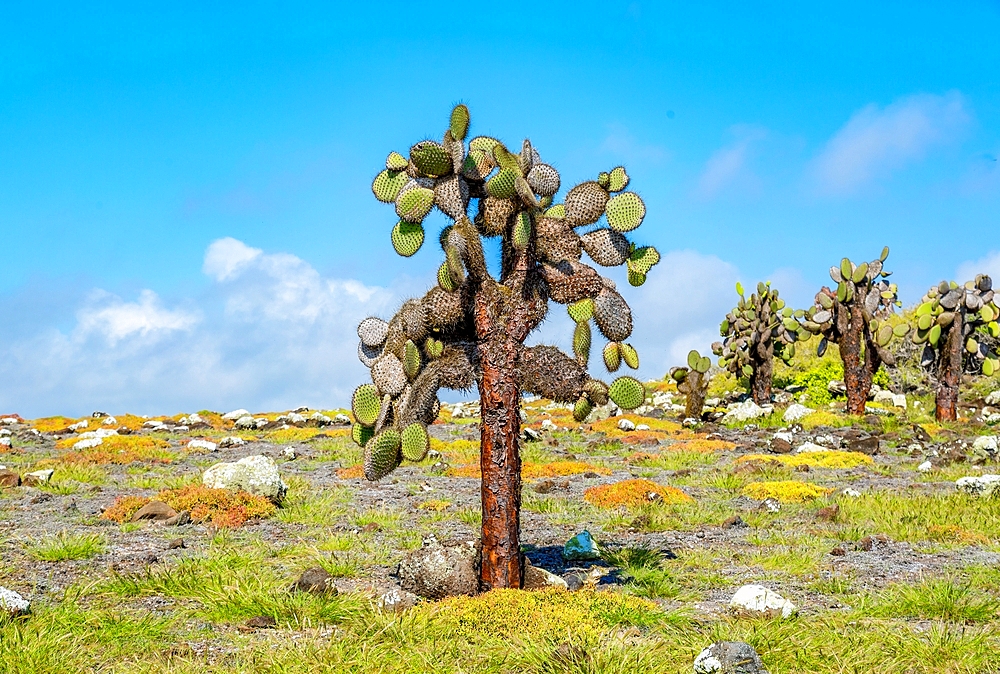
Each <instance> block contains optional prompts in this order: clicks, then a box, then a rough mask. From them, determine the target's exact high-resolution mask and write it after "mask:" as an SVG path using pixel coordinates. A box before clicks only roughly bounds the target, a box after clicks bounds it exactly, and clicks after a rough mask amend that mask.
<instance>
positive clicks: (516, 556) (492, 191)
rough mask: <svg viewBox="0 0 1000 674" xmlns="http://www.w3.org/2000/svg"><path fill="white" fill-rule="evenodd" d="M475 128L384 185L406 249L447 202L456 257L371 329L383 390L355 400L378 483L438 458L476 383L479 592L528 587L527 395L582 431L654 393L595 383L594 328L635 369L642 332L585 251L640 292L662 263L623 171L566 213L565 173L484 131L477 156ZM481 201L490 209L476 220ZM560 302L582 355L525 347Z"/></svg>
mask: <svg viewBox="0 0 1000 674" xmlns="http://www.w3.org/2000/svg"><path fill="white" fill-rule="evenodd" d="M468 129H469V111H468V109H467V108H466V107H465V106H464V105H459V106H457V107H456V108H455V109H454V110H453V111H452V114H451V118H450V120H449V126H448V129H447V130H446V131H445V133H444V137H443V140H442V142H441V143H437V142H434V141H421V142H419V143H417V144H415V145H414V146H413V147H411V148H410V151H409V154H408V158H407V157H406V156H404V155H403V154H401V153H396V152H393V153H391V154H390V155H389V157H388V159H387V160H386V165H385V166H386V167H385V169H384V170H383V171H382V172H381V173H379V174H378V175H377V176H376V177H375V180H374V183H373V184H372V191H373V193H374V194H375V197H376V198H377V199H379V200H380V201H383V202H385V203H392V204H394V206H395V209H396V214H397V215H398V216H399V221H398V222H397V223H396V224H395V226H394V227H393V228H392V231H391V235H390V239H391V242H392V245H393V248H394V249H395V250H396V252H397V253H399V254H400V255H403V256H407V257H408V256H410V255H413V254H414V253H416V252H417V251H418V250H419V249H420V248H421V247H422V246H423V244H424V243H425V231H424V224H423V223H424V220H425V218H426V216H427V215H428V214H429V213H430V211H431V210H432V209H433V208H437V209H438V210H440V211H441V212H442V213H444V214H445V215H446V216H447V217H448V218H449V219H450V220H451V221H452V222H451V224H449V225H448V226H446V227H445V228H444V230H443V231H442V232H441V233H440V236H439V237H438V241H439V243H440V245H441V249H442V252H443V254H444V262H443V263H442V265H441V267H440V268H439V269H438V273H437V285H436V286H435V287H434V288H432V289H431V290H430V291H429V292H428V293H427V294H426V295H424V296H423V297H422V298H420V299H414V300H409V301H407V302H406V303H404V304H403V306H402V307H401V308H400V310H399V312H398V313H397V314H396V315H395V316H394V317H393V318H392V319H391V320H389V321H383V320H381V319H379V318H374V317H373V318H367V319H365V320H364V321H362V322H361V325H360V326H359V327H358V337H359V338H360V340H361V343H360V345H359V347H358V357H359V358H360V359H361V361H362V362H363V363H364V364H365V365H366V366H367V367H369V368H370V369H371V376H372V383H371V384H364V385H362V386H360V387H358V389H357V391H355V394H354V397H353V408H354V416H355V421H356V425H355V428H354V429H353V431H352V437H353V438H354V440H355V441H356V442H358V444H360V445H362V446H363V447H364V448H365V460H364V468H365V475H366V477H367V478H368V479H370V480H377V479H380V478H382V477H384V476H385V475H387V474H388V473H390V472H391V471H392V470H394V469H395V468H396V467H397V466H398V465H399V464H400V462H401V461H403V460H410V461H419V460H422V459H423V458H424V456H425V455H426V452H427V447H428V436H427V426H428V425H429V424H431V423H433V421H434V420H435V418H436V417H437V415H438V411H439V410H440V402H439V401H438V397H437V394H438V391H439V390H440V389H442V388H447V389H458V390H468V389H470V388H471V387H472V386H473V385H475V386H477V387H478V389H479V393H480V399H481V410H482V423H481V424H480V433H481V461H480V463H481V468H482V476H483V477H482V507H483V524H482V564H481V576H480V580H481V585H482V587H483V588H484V589H489V588H493V587H518V586H519V585H520V584H521V571H522V568H523V564H522V559H521V555H520V541H519V531H518V528H519V522H520V514H519V512H520V502H521V478H520V467H521V459H520V455H519V447H518V437H519V432H520V417H519V414H518V412H519V398H520V395H521V393H533V394H537V395H540V396H544V397H547V398H551V399H553V400H557V401H561V402H570V403H573V404H574V416H575V417H576V418H577V419H578V420H579V421H583V420H585V419H586V418H587V416H588V415H589V414H590V412H591V411H592V410H593V408H594V407H595V406H597V405H603V404H606V403H607V402H608V400H609V399H611V400H613V401H614V402H615V403H616V404H617V405H618V406H619V407H621V408H623V409H634V408H635V407H638V406H639V405H641V404H642V402H643V400H644V398H645V390H644V389H643V386H642V384H641V383H640V382H639V381H638V380H636V379H633V378H632V377H619V378H618V379H616V380H615V381H614V382H612V384H611V385H610V386H609V385H608V384H605V383H604V382H602V381H600V380H597V379H593V378H591V377H590V375H589V374H588V373H587V365H588V362H589V356H590V351H591V345H592V342H593V340H594V337H595V335H594V334H593V330H592V329H591V321H593V323H594V325H595V326H596V328H597V330H598V332H599V333H600V334H601V335H603V336H604V338H605V339H607V340H608V343H607V345H606V346H604V348H603V351H602V353H603V354H604V362H605V365H606V366H607V368H608V370H609V371H615V370H617V369H618V367H619V366H620V364H621V363H622V362H624V363H625V364H626V365H628V366H629V367H632V368H637V367H638V366H639V355H638V353H637V352H636V350H635V349H634V348H633V347H632V346H631V345H630V344H628V343H626V340H627V339H628V337H629V335H630V334H631V332H632V312H631V310H630V309H629V306H628V304H627V303H626V302H625V300H624V298H623V297H622V296H621V295H620V294H619V293H618V291H617V289H616V288H615V284H614V283H613V282H611V281H610V280H608V279H605V278H602V277H601V276H600V275H599V274H598V273H597V272H596V271H595V270H594V269H593V268H592V267H590V266H588V265H587V264H584V263H583V262H581V258H582V255H583V253H584V252H586V253H587V254H588V255H589V256H590V257H591V258H592V259H593V260H594V261H595V262H597V263H598V264H600V265H603V266H617V265H625V266H627V268H628V278H629V282H630V283H631V284H632V285H635V286H638V285H641V284H642V283H643V282H644V281H645V279H646V274H648V273H649V271H650V269H651V268H652V267H653V266H654V265H655V264H657V262H659V259H660V256H659V253H657V251H656V249H654V248H652V247H649V246H644V247H637V246H636V245H635V244H634V243H632V242H631V241H629V239H628V238H627V237H626V236H625V233H626V232H632V231H633V230H635V229H636V228H637V227H638V226H639V225H640V224H641V223H642V220H643V217H644V216H645V213H646V207H645V204H643V202H642V199H641V198H639V196H638V195H637V194H634V193H631V192H625V191H624V190H625V188H626V187H627V186H628V183H629V177H628V174H627V172H626V171H625V169H624V168H623V167H620V166H619V167H616V168H614V169H612V170H611V171H608V172H606V173H601V174H600V175H599V176H598V180H596V181H587V182H584V183H581V184H580V185H577V186H575V187H573V188H572V189H571V190H569V192H568V193H567V194H566V197H565V199H564V203H562V204H553V197H554V196H555V195H556V194H557V192H558V191H559V188H560V185H561V180H560V176H559V172H558V171H557V170H556V169H555V168H553V167H552V166H550V165H548V164H545V163H544V162H543V161H542V160H541V157H540V155H539V154H538V151H537V150H536V149H535V148H534V147H533V146H532V144H531V142H530V141H528V140H524V141H523V142H522V143H521V146H520V150H519V151H518V152H513V151H511V150H510V149H508V148H507V146H506V145H504V144H503V143H502V142H500V141H499V140H497V139H495V138H489V137H485V136H480V137H476V138H472V139H471V140H470V141H469V143H468V146H466V144H465V138H466V136H467V134H468ZM472 202H476V203H475V205H474V206H473V208H474V210H475V212H476V214H475V216H474V217H473V218H470V217H469V211H470V205H471V204H472ZM605 216H606V218H605V219H606V221H607V222H606V225H603V226H602V225H601V224H600V223H599V221H600V220H601V219H602V217H605ZM590 225H595V226H593V227H588V226H590ZM482 237H501V239H502V241H501V260H500V268H501V273H500V277H499V278H494V277H493V276H492V275H491V274H490V273H489V271H488V270H487V265H486V260H485V258H484V252H483V246H482ZM549 300H552V301H555V302H558V303H561V304H566V305H568V310H569V313H570V316H572V317H573V320H574V321H575V322H576V329H575V331H574V335H573V351H574V356H573V357H571V356H568V355H566V354H563V353H562V352H560V351H559V350H558V349H556V348H555V347H551V346H535V347H527V346H525V345H524V341H525V339H526V338H527V337H528V335H529V334H530V333H531V332H532V331H533V330H535V328H537V327H538V325H539V324H540V323H541V321H542V319H543V318H544V317H545V314H546V311H547V309H548V307H547V305H548V302H549ZM705 369H706V370H707V368H705Z"/></svg>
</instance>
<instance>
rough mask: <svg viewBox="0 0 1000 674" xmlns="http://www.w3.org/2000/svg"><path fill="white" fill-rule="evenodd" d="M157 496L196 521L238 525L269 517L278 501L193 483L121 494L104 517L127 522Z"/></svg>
mask: <svg viewBox="0 0 1000 674" xmlns="http://www.w3.org/2000/svg"><path fill="white" fill-rule="evenodd" d="M154 500H156V501H163V502H164V503H166V504H167V505H169V506H170V507H171V508H173V509H174V510H176V511H177V512H180V511H182V510H187V511H188V513H189V514H190V515H191V519H192V520H193V521H195V522H208V523H210V524H214V525H215V526H217V527H226V528H236V527H239V526H241V525H242V524H244V523H245V522H247V521H248V520H251V519H263V518H265V517H270V516H271V515H273V514H274V512H275V510H276V507H275V505H274V504H273V503H271V501H269V500H268V499H266V498H265V497H263V496H256V495H254V494H249V493H247V492H245V491H229V490H228V489H211V488H209V487H206V486H204V485H201V484H190V485H187V486H186V487H181V488H180V489H166V490H164V491H161V492H160V493H159V494H157V495H156V496H155V497H154V498H146V497H144V496H120V497H118V498H117V499H115V502H114V504H113V505H112V506H111V507H110V508H108V509H107V510H105V511H104V513H102V514H101V518H103V519H106V520H111V521H114V522H126V521H128V520H129V519H131V517H132V515H134V514H135V513H136V512H137V511H138V510H139V509H140V508H142V507H143V506H144V505H146V504H147V503H149V502H150V501H154Z"/></svg>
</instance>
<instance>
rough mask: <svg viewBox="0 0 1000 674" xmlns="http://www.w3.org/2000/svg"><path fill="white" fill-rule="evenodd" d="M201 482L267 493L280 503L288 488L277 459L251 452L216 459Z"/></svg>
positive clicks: (219, 486)
mask: <svg viewBox="0 0 1000 674" xmlns="http://www.w3.org/2000/svg"><path fill="white" fill-rule="evenodd" d="M202 482H203V483H204V484H205V486H206V487H211V488H213V489H232V490H240V489H242V490H243V491H246V492H249V493H251V494H257V495H259V496H265V497H267V498H269V499H271V500H272V501H274V502H275V503H280V502H281V500H282V499H283V498H284V497H285V492H287V491H288V485H286V484H285V482H284V480H282V479H281V474H280V473H279V472H278V466H277V465H275V463H274V460H273V459H271V458H270V457H267V456H264V455H263V454H255V455H253V456H248V457H245V458H243V459H240V460H239V461H236V462H234V463H228V462H223V463H217V464H215V465H214V466H212V467H211V468H209V469H208V470H206V471H205V473H204V475H202Z"/></svg>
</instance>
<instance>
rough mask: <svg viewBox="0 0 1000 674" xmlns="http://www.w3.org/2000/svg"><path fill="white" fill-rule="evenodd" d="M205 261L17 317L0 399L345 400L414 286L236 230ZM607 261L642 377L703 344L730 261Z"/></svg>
mask: <svg viewBox="0 0 1000 674" xmlns="http://www.w3.org/2000/svg"><path fill="white" fill-rule="evenodd" d="M202 270H203V272H204V274H205V275H206V277H207V278H208V279H209V281H210V283H209V285H208V287H207V288H206V290H205V291H204V292H202V293H200V294H199V295H197V296H195V297H189V298H182V299H169V298H164V297H161V296H160V295H158V294H157V293H156V292H154V291H153V290H150V289H145V290H142V291H140V292H139V293H138V294H137V296H136V297H135V298H122V297H119V296H117V295H115V294H112V293H109V292H106V291H103V290H93V291H91V292H90V293H88V294H86V295H85V296H84V298H83V300H82V301H80V302H79V306H76V307H75V309H74V310H71V311H69V312H68V313H67V315H65V316H51V321H50V323H48V324H43V325H41V326H39V325H33V326H32V324H30V323H28V321H27V319H25V326H26V327H30V329H26V330H13V331H9V332H6V333H3V334H0V379H2V381H3V382H4V386H3V387H2V389H0V413H4V414H9V413H19V414H21V415H23V416H26V417H38V416H49V415H54V414H71V415H82V414H89V413H90V412H92V411H94V410H98V409H99V410H103V411H107V412H110V413H113V414H117V413H121V412H126V411H128V412H133V413H137V414H166V413H180V412H192V411H197V410H201V409H214V410H223V411H225V410H229V409H234V408H237V407H245V408H247V409H250V410H252V411H263V410H283V409H289V408H293V407H296V406H298V405H308V406H310V407H313V408H330V407H335V406H345V405H347V404H348V402H349V400H350V393H351V391H352V390H353V388H354V387H355V386H357V385H358V384H359V383H361V382H363V381H366V380H367V379H368V371H367V370H366V369H365V368H364V366H363V365H362V364H361V363H360V362H359V361H358V359H357V333H356V327H357V324H358V323H359V322H360V320H361V319H362V318H364V317H365V316H368V315H372V314H374V315H380V316H383V317H385V318H389V317H390V316H391V315H392V314H393V313H394V312H395V310H396V309H397V308H398V306H399V304H400V303H401V301H402V300H403V299H405V297H406V296H411V295H418V294H420V293H421V292H422V291H423V287H421V288H418V289H413V288H412V286H410V287H408V288H405V289H404V288H402V282H399V281H397V282H396V285H391V286H389V287H373V286H367V285H365V284H363V283H360V282H358V281H356V280H353V279H337V278H325V277H323V276H322V275H321V274H320V273H319V272H318V271H317V270H316V269H315V268H313V267H312V266H311V265H310V264H309V263H307V262H306V261H304V260H302V259H301V258H299V257H296V256H295V255H291V254H288V253H271V252H265V251H263V250H260V249H257V248H253V247H250V246H248V245H246V244H245V243H243V242H241V241H238V240H236V239H232V238H225V239H220V240H218V241H215V242H213V243H212V244H211V245H210V246H209V247H208V249H207V250H206V252H205V255H204V261H203V267H202ZM602 271H603V272H607V271H608V270H602ZM610 272H611V273H610V276H611V277H612V278H614V279H615V281H616V282H617V283H618V286H619V288H621V289H622V294H623V295H624V296H625V298H626V300H627V301H628V302H629V304H630V305H631V307H632V310H633V313H634V315H635V333H634V334H633V336H632V339H631V340H630V341H631V343H632V344H633V345H635V346H636V348H637V349H638V350H639V353H640V356H641V362H642V367H641V368H640V371H639V374H640V375H641V376H643V377H649V378H652V377H662V376H663V374H664V373H665V372H666V371H667V369H668V368H669V367H670V366H672V365H677V364H680V363H682V362H684V360H685V357H686V354H687V352H688V350H689V349H691V348H698V349H701V350H702V351H703V352H707V351H706V350H707V348H708V345H709V344H710V343H711V342H712V341H714V340H715V339H717V338H718V336H717V335H718V333H717V327H718V321H719V317H720V316H721V315H722V314H724V313H725V311H726V310H727V309H728V308H729V307H730V305H731V304H732V301H733V299H734V297H735V295H734V291H733V285H734V283H735V282H736V280H737V278H738V276H739V273H738V270H737V269H736V268H735V267H734V266H733V265H731V264H729V263H728V262H725V261H723V260H721V259H719V258H717V257H715V256H712V255H702V254H700V253H697V252H694V251H672V252H668V253H666V254H664V256H663V260H662V261H661V263H660V264H659V265H658V266H657V267H656V269H655V270H654V272H653V273H652V274H650V276H649V280H648V281H647V283H646V284H645V285H644V286H642V287H641V288H632V287H631V286H629V285H628V283H627V281H626V279H625V278H624V276H623V275H622V274H621V270H620V269H614V270H610ZM0 299H3V298H0ZM15 313H16V312H15ZM572 328H573V326H572V323H571V322H570V319H569V317H568V316H567V314H566V311H565V309H564V308H563V307H562V306H560V305H557V304H555V303H552V304H551V305H550V318H549V320H547V321H546V323H545V324H544V325H543V327H542V329H541V330H539V331H538V333H536V335H534V336H533V339H532V342H533V343H540V342H546V343H555V344H557V345H559V346H561V347H563V348H564V349H566V350H567V351H569V350H570V342H571V338H572V331H573V329H572ZM602 347H603V341H602V340H600V339H599V338H598V339H597V340H596V343H595V346H594V354H595V356H594V359H593V360H592V363H591V364H592V366H593V367H592V371H593V372H594V373H595V375H596V376H599V377H605V378H608V376H607V373H605V372H603V367H602V366H601V365H600V356H599V349H600V348H602ZM460 395H462V394H452V395H450V396H448V397H447V399H449V400H455V399H458V396H460ZM473 395H475V394H473ZM443 397H444V396H443Z"/></svg>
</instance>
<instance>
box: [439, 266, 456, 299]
mask: <svg viewBox="0 0 1000 674" xmlns="http://www.w3.org/2000/svg"><path fill="white" fill-rule="evenodd" d="M437 278H438V285H439V286H441V287H442V288H443V289H444V290H447V291H448V292H451V291H453V290H454V289H455V288H457V287H458V286H457V285H456V284H455V282H454V281H453V280H452V278H451V273H449V272H448V263H447V262H442V263H441V266H440V267H438V274H437Z"/></svg>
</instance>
